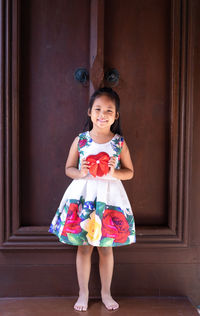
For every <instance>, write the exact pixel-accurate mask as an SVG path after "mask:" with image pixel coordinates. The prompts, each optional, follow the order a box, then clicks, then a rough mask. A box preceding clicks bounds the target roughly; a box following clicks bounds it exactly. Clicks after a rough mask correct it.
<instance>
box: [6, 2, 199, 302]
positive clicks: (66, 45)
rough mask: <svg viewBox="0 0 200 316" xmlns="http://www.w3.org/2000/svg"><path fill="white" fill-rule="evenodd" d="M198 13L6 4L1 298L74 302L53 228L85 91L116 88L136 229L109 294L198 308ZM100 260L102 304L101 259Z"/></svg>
mask: <svg viewBox="0 0 200 316" xmlns="http://www.w3.org/2000/svg"><path fill="white" fill-rule="evenodd" d="M199 15H200V5H199V3H198V1H197V0H192V1H189V2H187V1H186V0H182V1H181V0H171V1H168V0H162V1H160V0H148V1H146V0H133V1H131V0H125V1H122V0H107V1H103V0H91V1H89V0H84V1H82V0H73V1H69V0H67V1H66V0H59V1H57V2H55V1H51V0H30V1H25V0H21V1H19V0H16V1H1V17H2V20H1V21H2V22H1V23H2V24H1V47H2V50H1V60H2V61H3V62H2V64H1V65H3V66H1V67H2V69H1V73H2V76H1V82H2V84H1V86H2V88H3V90H2V91H3V94H2V98H1V106H2V107H1V109H2V110H1V114H2V116H1V117H2V119H1V124H2V125H1V126H2V135H1V146H2V151H1V158H2V159H1V161H2V167H1V175H2V176H1V196H2V204H1V205H2V208H1V210H2V216H1V218H2V221H1V227H0V229H1V232H2V234H1V240H2V241H1V252H0V264H1V270H0V277H1V280H2V284H3V286H2V287H1V291H0V295H1V296H32V295H33V296H40V295H45V296H49V295H50V296H52V295H71V296H72V295H76V294H77V291H78V285H77V282H76V269H75V254H76V247H72V246H69V245H64V244H61V243H60V242H59V241H58V239H57V238H56V237H55V236H53V235H51V234H50V233H48V227H49V225H50V222H51V220H52V217H53V216H54V214H55V212H56V209H57V207H58V204H59V202H60V199H61V198H62V195H63V193H64V191H65V189H66V187H67V185H68V184H69V183H70V181H71V180H70V179H68V178H66V176H65V174H64V165H65V160H66V158H67V154H68V150H69V147H70V144H71V142H72V141H73V139H74V137H75V136H76V135H77V134H78V133H79V132H81V131H82V128H83V125H84V122H85V120H86V112H87V106H88V99H89V95H90V94H91V93H92V92H93V90H94V89H95V88H97V87H98V86H99V85H108V86H111V87H113V88H114V89H115V90H116V91H117V92H118V93H119V95H120V98H121V117H122V129H123V133H124V136H125V139H126V141H127V143H128V145H129V148H130V151H131V155H132V158H133V163H134V168H135V177H134V178H133V179H132V180H131V181H126V182H124V186H125V188H126V190H127V193H128V196H129V198H130V201H131V204H132V207H133V211H134V215H135V220H136V229H137V243H136V244H135V245H130V246H126V247H121V248H120V249H115V250H114V254H115V271H114V276H113V283H112V292H113V295H128V296H132V295H156V296H160V295H183V296H189V297H190V298H191V299H192V300H193V302H194V303H195V304H198V303H199V301H200V297H199V293H200V291H199V289H200V282H199V279H198V273H199V249H200V248H199V243H200V234H199V229H198V225H199V218H195V216H197V214H198V208H199V205H200V201H199V200H198V196H199V195H198V188H199V186H200V182H199V177H198V175H199V172H200V170H199V167H198V166H197V160H198V157H199V152H200V151H199V143H198V142H197V141H195V136H196V135H198V133H199V125H198V124H197V122H199V121H198V120H199V119H200V116H199V112H198V96H199V94H198V92H197V90H194V86H195V85H196V86H197V85H198V83H199V76H198V73H197V72H195V70H196V68H195V65H196V64H198V62H199V59H198V48H199V42H198V41H196V39H198V38H199V35H200V34H199V29H198V28H196V27H194V26H197V25H199ZM195 54H196V55H195ZM194 58H196V59H194ZM80 68H81V69H84V71H83V72H85V71H87V72H88V75H89V80H88V81H87V80H86V81H85V82H80V81H78V80H76V79H75V73H76V71H77V70H78V69H80ZM118 77H119V78H118ZM86 79H87V78H86ZM84 113H85V115H84ZM194 123H196V124H194ZM193 139H194V141H192V140H193ZM192 162H193V164H192ZM194 184H195V187H194ZM191 197H192V198H191ZM92 263H93V265H92V274H91V282H90V290H91V296H99V294H100V292H99V289H100V285H99V275H98V256H97V252H94V254H93V258H92Z"/></svg>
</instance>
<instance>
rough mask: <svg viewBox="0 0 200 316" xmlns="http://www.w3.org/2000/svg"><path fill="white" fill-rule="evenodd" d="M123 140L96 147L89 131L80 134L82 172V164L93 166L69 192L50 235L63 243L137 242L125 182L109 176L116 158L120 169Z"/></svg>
mask: <svg viewBox="0 0 200 316" xmlns="http://www.w3.org/2000/svg"><path fill="white" fill-rule="evenodd" d="M122 146H123V137H122V136H120V135H118V134H115V135H114V137H113V138H112V140H111V141H109V142H107V143H104V144H97V143H95V142H94V141H93V140H92V138H91V137H90V133H89V131H87V132H84V133H81V134H79V142H78V151H79V166H78V167H79V169H80V168H81V161H82V159H83V158H86V159H87V160H88V161H89V162H90V170H89V172H88V175H87V176H85V177H84V178H81V179H74V180H73V181H72V182H71V184H70V185H69V186H68V188H67V189H66V191H65V193H64V195H63V198H62V200H61V202H60V205H59V207H58V209H57V211H56V214H55V216H54V218H53V220H52V222H51V225H50V227H49V230H48V232H50V233H52V234H55V235H56V236H57V237H58V238H59V240H60V241H61V242H62V243H67V244H71V245H93V246H98V247H110V246H112V247H116V246H123V245H129V244H131V243H135V242H136V233H135V221H134V216H133V212H132V209H131V205H130V202H129V200H128V197H127V194H126V191H125V189H124V186H123V184H122V182H121V181H120V180H118V179H116V178H114V177H112V176H110V175H109V174H108V171H109V168H108V165H107V162H108V160H109V159H110V157H112V156H115V157H117V159H116V166H115V167H116V169H120V153H121V150H122Z"/></svg>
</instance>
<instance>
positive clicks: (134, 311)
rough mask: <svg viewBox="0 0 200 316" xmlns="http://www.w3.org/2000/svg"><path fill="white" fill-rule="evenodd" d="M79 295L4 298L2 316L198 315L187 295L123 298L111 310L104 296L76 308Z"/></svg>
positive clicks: (0, 299) (1, 305) (1, 302)
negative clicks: (104, 302) (102, 298)
mask: <svg viewBox="0 0 200 316" xmlns="http://www.w3.org/2000/svg"><path fill="white" fill-rule="evenodd" d="M75 300H76V299H75V298H67V297H31V298H0V315H1V316H64V315H66V316H73V315H74V316H77V315H78V314H82V315H85V316H95V315H96V316H97V315H98V316H106V315H111V313H112V314H115V316H197V315H199V314H198V312H197V311H196V309H195V308H194V307H193V306H192V305H191V303H190V302H189V301H188V299H187V298H184V297H160V298H157V297H133V298H119V299H118V302H119V304H120V308H119V309H118V310H116V311H108V310H107V309H106V308H105V307H104V305H103V304H102V303H101V301H100V300H94V299H93V300H90V301H89V308H88V310H87V311H86V312H78V311H75V310H74V309H73V305H74V303H75Z"/></svg>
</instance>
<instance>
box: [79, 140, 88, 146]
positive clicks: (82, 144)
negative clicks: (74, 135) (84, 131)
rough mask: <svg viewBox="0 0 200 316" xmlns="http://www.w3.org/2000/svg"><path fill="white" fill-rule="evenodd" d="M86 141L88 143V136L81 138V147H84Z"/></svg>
mask: <svg viewBox="0 0 200 316" xmlns="http://www.w3.org/2000/svg"><path fill="white" fill-rule="evenodd" d="M86 143H87V139H86V138H84V139H80V140H79V147H80V148H82V147H84V146H85V144H86Z"/></svg>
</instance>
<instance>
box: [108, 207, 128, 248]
mask: <svg viewBox="0 0 200 316" xmlns="http://www.w3.org/2000/svg"><path fill="white" fill-rule="evenodd" d="M102 236H103V237H109V238H114V241H115V242H119V243H124V242H126V240H127V238H128V236H129V224H128V222H127V220H126V218H125V216H124V214H122V213H121V212H119V211H115V210H105V212H104V214H103V219H102Z"/></svg>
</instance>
